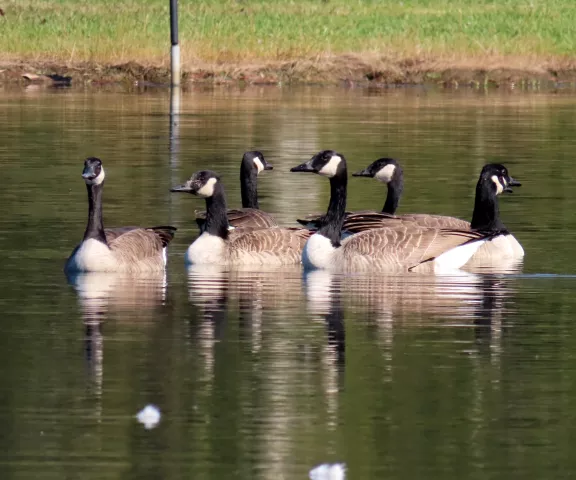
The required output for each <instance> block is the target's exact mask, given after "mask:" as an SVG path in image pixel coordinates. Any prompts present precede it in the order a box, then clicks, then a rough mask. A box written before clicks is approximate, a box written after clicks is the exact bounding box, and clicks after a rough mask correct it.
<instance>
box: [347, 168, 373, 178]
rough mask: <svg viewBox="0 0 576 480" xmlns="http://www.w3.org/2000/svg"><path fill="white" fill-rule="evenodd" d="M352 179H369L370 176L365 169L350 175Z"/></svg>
mask: <svg viewBox="0 0 576 480" xmlns="http://www.w3.org/2000/svg"><path fill="white" fill-rule="evenodd" d="M352 176H353V177H371V176H372V175H371V174H370V172H369V171H368V170H367V169H366V168H365V169H364V170H360V171H359V172H355V173H353V174H352Z"/></svg>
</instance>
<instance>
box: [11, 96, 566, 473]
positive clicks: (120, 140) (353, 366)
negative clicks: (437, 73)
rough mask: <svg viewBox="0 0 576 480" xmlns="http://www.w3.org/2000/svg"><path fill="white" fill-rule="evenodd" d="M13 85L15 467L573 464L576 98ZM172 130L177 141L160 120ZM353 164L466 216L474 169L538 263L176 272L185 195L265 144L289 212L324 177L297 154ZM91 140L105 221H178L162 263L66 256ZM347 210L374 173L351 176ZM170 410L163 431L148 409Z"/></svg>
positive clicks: (311, 202)
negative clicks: (494, 185)
mask: <svg viewBox="0 0 576 480" xmlns="http://www.w3.org/2000/svg"><path fill="white" fill-rule="evenodd" d="M168 110H169V94H168V93H167V92H166V91H150V92H139V93H122V92H113V91H109V92H107V91H87V92H82V91H59V90H52V91H20V90H16V91H14V90H11V91H2V90H0V178H1V179H2V188H1V189H0V205H2V216H1V217H0V255H1V256H0V271H1V272H2V275H1V276H0V311H1V312H2V327H1V330H0V331H1V332H2V335H0V356H1V357H0V358H1V362H2V363H1V364H2V368H1V369H0V432H1V433H0V478H3V479H24V478H46V479H62V478H89V479H92V478H93V479H120V478H122V479H129V478H134V479H136V478H137V479H180V478H198V479H214V480H216V479H217V480H220V479H232V478H237V479H289V480H291V479H303V478H307V476H308V471H309V470H310V468H312V467H313V466H314V465H316V464H318V463H322V462H336V461H338V462H346V463H347V465H348V477H349V478H353V479H383V478H387V479H414V478H430V479H462V478H470V479H476V478H478V479H485V478H502V479H504V478H506V479H509V478H522V479H540V478H558V477H569V476H572V475H573V474H574V473H575V472H576V456H575V455H574V453H573V452H574V450H575V448H576V436H575V435H574V431H575V430H574V428H575V422H576V354H575V352H576V325H575V322H574V320H575V319H574V312H575V311H576V310H575V308H576V296H575V295H574V290H575V287H576V267H575V264H576V255H575V253H574V233H573V232H574V231H575V228H574V227H575V226H576V225H575V224H576V215H574V211H575V208H576V205H575V202H574V195H573V192H574V191H576V164H575V163H574V161H573V155H574V152H576V96H572V95H569V94H555V93H547V94H544V93H516V92H497V93H488V94H486V93H477V92H471V91H466V92H430V91H426V90H424V89H409V90H389V91H371V90H343V89H315V88H309V89H298V90H291V89H278V88H261V89H257V88H254V89H248V90H245V91H239V90H231V89H227V88H222V89H216V90H212V89H210V90H203V89H199V90H193V91H189V92H186V93H184V94H183V97H182V114H181V116H180V117H179V119H178V122H177V125H173V126H172V128H171V127H170V122H169V118H168V115H167V112H168ZM171 140H172V141H171ZM326 148H330V149H335V150H338V151H340V152H342V153H343V154H344V155H346V156H347V158H348V161H349V164H350V169H351V170H352V169H359V168H361V167H364V166H366V165H367V164H368V163H370V162H371V161H373V160H375V159H376V158H379V157H381V156H393V157H396V158H398V159H399V160H400V161H401V162H402V164H403V166H404V169H405V181H406V188H405V194H404V197H403V199H402V201H401V204H400V212H404V213H407V212H429V213H441V214H447V215H455V216H460V217H463V218H468V219H469V218H470V216H471V211H472V205H473V194H474V186H475V183H476V179H477V175H478V173H479V171H480V168H481V166H482V165H483V164H484V163H486V162H488V161H490V162H492V161H495V162H502V163H505V164H506V166H507V167H508V168H509V170H510V172H511V174H512V175H513V176H514V177H518V179H520V180H521V181H522V183H523V186H522V187H521V188H518V189H516V191H515V193H514V194H513V195H508V196H505V197H503V198H502V199H501V211H502V215H503V220H504V222H505V223H506V225H507V226H508V228H509V229H510V230H511V231H512V232H513V233H514V234H515V235H516V237H517V238H518V239H519V241H520V242H521V243H522V244H523V246H524V248H525V250H526V260H525V263H524V267H523V271H521V272H516V273H508V274H506V273H503V274H502V273H501V274H473V273H467V274H462V275H458V276H442V277H440V276H439V277H433V276H418V275H408V276H382V275H380V276H366V275H350V276H331V275H327V274H324V273H322V272H315V273H312V274H307V275H304V274H303V273H302V272H301V271H300V269H299V268H290V269H283V270H269V269H260V270H258V271H252V272H250V271H245V272H225V271H222V270H220V269H206V268H203V269H202V268H195V269H191V270H190V271H186V270H185V268H184V265H183V253H184V251H185V248H186V247H187V245H188V244H189V243H190V242H191V241H192V240H193V238H194V237H195V235H196V227H195V226H194V225H193V222H192V219H193V211H194V209H197V208H203V204H202V202H201V201H200V200H198V199H195V198H192V197H191V196H190V197H189V196H185V195H176V196H171V195H170V193H169V188H170V186H171V185H174V184H176V183H181V182H182V181H183V180H185V179H186V178H187V177H188V176H189V175H190V174H191V173H192V172H194V171H195V170H198V169H204V168H211V169H215V170H217V171H218V172H219V173H221V174H222V176H223V179H224V182H225V185H226V187H227V193H228V198H229V203H230V204H231V205H238V204H239V203H240V192H239V185H238V171H239V161H240V158H241V156H242V153H243V151H245V150H248V149H259V150H261V151H263V152H264V154H265V155H266V157H267V159H268V160H269V161H270V162H271V163H273V165H274V167H275V168H274V171H272V172H265V173H263V174H262V175H261V176H260V178H259V191H260V194H261V202H260V203H261V207H262V208H263V209H265V210H267V211H270V212H273V213H275V214H276V215H277V217H278V218H279V220H280V222H281V223H283V224H286V225H288V224H294V220H295V218H296V217H297V216H299V215H302V214H305V213H310V212H320V211H322V210H324V209H325V208H326V205H327V201H328V195H329V186H328V182H327V181H326V180H325V179H322V178H320V177H318V176H312V175H311V176H306V175H295V174H290V173H289V171H288V170H289V168H290V167H291V166H294V165H296V164H298V163H301V162H302V161H304V160H307V159H308V158H309V157H310V156H311V155H312V154H314V153H315V152H317V151H318V150H321V149H326ZM92 155H94V156H98V157H100V158H102V160H103V162H104V165H105V167H106V172H107V183H106V188H105V193H104V208H105V222H106V224H107V225H108V226H118V225H134V224H140V225H154V224H167V223H168V224H172V225H175V226H177V227H178V228H179V231H178V234H177V237H176V239H175V241H174V242H173V244H172V245H171V248H170V254H169V268H168V271H167V273H166V275H158V276H152V277H147V278H142V279H136V280H135V279H133V278H129V279H127V278H125V277H122V276H120V275H83V276H82V275H81V276H77V277H75V278H66V276H65V275H64V273H63V272H62V266H63V262H64V260H65V258H66V257H67V256H68V255H69V253H70V251H71V250H72V248H73V247H74V245H76V244H77V243H78V241H79V240H80V239H81V236H82V233H83V230H84V227H85V222H86V210H87V208H86V192H85V187H84V185H83V182H82V179H81V177H80V174H81V171H82V165H83V159H84V158H85V157H86V156H92ZM349 186H350V196H349V204H348V206H349V208H350V209H362V208H381V206H382V204H383V201H384V195H385V192H384V190H383V188H382V186H381V185H380V184H378V183H377V182H374V181H373V180H368V179H351V180H350V182H349ZM148 403H153V404H156V405H158V406H159V407H160V409H161V411H162V414H163V417H162V420H161V422H160V424H159V425H158V427H156V428H155V429H152V430H146V429H144V428H143V427H142V425H140V424H138V423H137V421H136V419H135V417H134V416H135V414H136V413H137V412H138V411H139V410H140V409H141V408H142V407H143V406H145V405H146V404H148Z"/></svg>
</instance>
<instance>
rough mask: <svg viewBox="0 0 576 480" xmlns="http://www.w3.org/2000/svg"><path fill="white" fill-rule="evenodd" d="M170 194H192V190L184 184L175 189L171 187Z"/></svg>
mask: <svg viewBox="0 0 576 480" xmlns="http://www.w3.org/2000/svg"><path fill="white" fill-rule="evenodd" d="M170 191H171V192H182V193H192V189H191V188H190V185H189V184H187V183H184V184H182V185H177V186H175V187H172V188H171V189H170Z"/></svg>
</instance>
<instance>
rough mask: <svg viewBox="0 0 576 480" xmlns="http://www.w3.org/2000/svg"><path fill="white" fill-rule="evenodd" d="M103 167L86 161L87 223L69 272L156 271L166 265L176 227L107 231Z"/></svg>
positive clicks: (99, 163) (67, 266) (68, 263)
mask: <svg viewBox="0 0 576 480" xmlns="http://www.w3.org/2000/svg"><path fill="white" fill-rule="evenodd" d="M104 177H105V175H104V167H103V166H102V162H101V161H100V159H98V158H95V157H90V158H87V159H86V160H85V162H84V171H83V172H82V178H83V179H84V181H85V182H86V188H87V189H88V224H87V225H86V231H85V232H84V238H83V239H82V242H81V243H80V245H78V246H77V247H76V248H75V249H74V251H73V252H72V254H71V255H70V257H69V258H68V260H67V261H66V266H65V267H64V269H65V270H66V271H67V272H131V273H136V272H155V271H159V270H163V269H164V268H165V265H166V251H165V249H166V247H167V246H168V244H169V243H170V241H171V240H172V239H173V238H174V232H175V231H176V228H174V227H169V226H168V227H167V226H162V227H150V228H140V227H121V228H107V229H105V228H104V225H103V222H102V190H103V187H104Z"/></svg>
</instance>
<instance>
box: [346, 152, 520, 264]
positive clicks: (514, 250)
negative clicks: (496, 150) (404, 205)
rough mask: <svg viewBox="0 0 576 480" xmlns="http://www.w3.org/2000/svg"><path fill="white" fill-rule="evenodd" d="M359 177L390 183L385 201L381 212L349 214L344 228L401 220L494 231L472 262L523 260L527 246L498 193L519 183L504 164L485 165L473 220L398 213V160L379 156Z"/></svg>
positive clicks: (357, 229) (400, 181) (358, 228)
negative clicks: (510, 225)
mask: <svg viewBox="0 0 576 480" xmlns="http://www.w3.org/2000/svg"><path fill="white" fill-rule="evenodd" d="M353 176H356V177H370V178H375V179H376V180H379V181H381V182H384V183H386V184H387V185H388V193H387V196H386V202H385V204H384V208H383V209H382V212H370V211H364V212H354V213H352V214H350V215H348V216H347V217H346V219H345V220H344V224H343V229H344V230H345V231H349V232H361V231H364V230H369V229H373V228H380V227H388V226H390V225H391V224H393V223H396V222H398V221H401V222H414V223H416V224H418V225H420V226H423V227H433V228H450V229H460V230H474V231H483V232H492V233H493V235H492V237H491V238H490V240H489V241H488V242H486V243H485V244H484V245H483V246H482V247H481V248H480V249H479V250H478V251H477V252H476V253H475V254H474V256H473V259H472V260H473V261H475V262H476V263H478V262H480V261H497V260H498V259H506V258H513V259H521V258H522V257H523V256H524V249H523V248H522V246H521V245H520V243H519V242H518V240H516V238H515V237H514V235H512V234H511V233H510V232H509V231H508V230H507V228H506V227H505V226H504V224H503V223H502V221H501V219H500V212H499V208H498V195H500V194H502V193H504V192H511V191H512V190H511V188H510V187H513V186H520V183H519V182H517V181H515V180H514V179H513V178H511V177H510V176H509V175H508V172H507V169H506V168H505V167H504V166H503V165H499V164H488V165H485V166H484V168H483V169H482V171H481V173H480V177H479V179H478V183H477V185H476V196H475V203H474V211H473V214H472V222H467V221H466V220H462V219H460V218H456V217H450V216H445V215H429V214H418V213H412V214H404V215H399V216H396V215H395V213H396V208H397V207H398V203H399V200H400V196H401V193H402V190H403V172H402V168H401V167H400V165H399V164H398V162H397V161H396V160H393V159H389V158H380V159H378V160H376V161H375V162H372V163H371V164H370V165H369V166H368V167H366V168H365V169H364V170H362V171H360V172H357V173H354V174H353Z"/></svg>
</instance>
